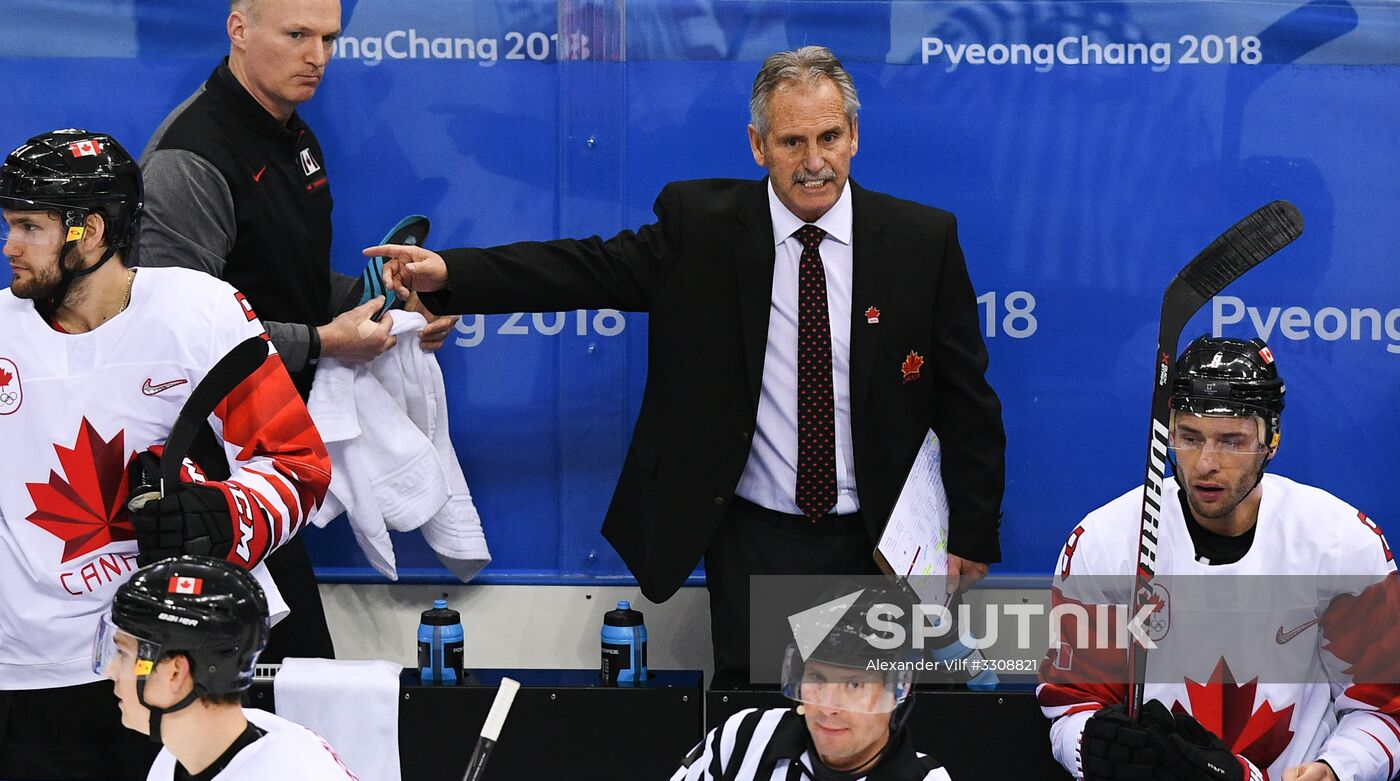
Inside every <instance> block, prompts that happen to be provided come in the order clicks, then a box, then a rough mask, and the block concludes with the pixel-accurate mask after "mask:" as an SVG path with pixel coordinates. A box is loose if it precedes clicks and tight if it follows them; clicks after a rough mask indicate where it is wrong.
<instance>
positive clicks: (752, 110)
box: [749, 46, 860, 136]
mask: <svg viewBox="0 0 1400 781" xmlns="http://www.w3.org/2000/svg"><path fill="white" fill-rule="evenodd" d="M821 78H828V79H831V82H832V83H833V84H835V85H836V88H837V89H839V90H841V102H842V103H844V104H845V108H846V120H847V121H848V122H852V123H854V122H855V119H856V115H857V114H859V113H860V98H858V97H856V85H855V82H853V81H851V74H849V73H847V72H846V67H845V66H844V65H842V64H841V61H840V60H838V59H836V55H834V54H832V53H831V50H830V49H828V48H826V47H825V46H803V47H802V48H801V49H797V50H795V51H790V52H778V53H777V54H774V55H771V56H769V58H768V59H766V60H764V61H763V67H761V68H759V69H758V76H757V77H755V78H754V80H753V96H752V97H751V98H749V121H750V122H752V123H753V126H754V129H756V130H757V131H758V134H759V136H764V135H767V134H768V100H769V99H770V98H772V97H773V93H774V92H776V91H777V90H778V87H780V86H782V85H783V83H785V82H795V83H797V84H807V85H815V84H816V82H817V80H818V79H821Z"/></svg>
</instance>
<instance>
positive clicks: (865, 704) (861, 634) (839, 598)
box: [781, 582, 918, 732]
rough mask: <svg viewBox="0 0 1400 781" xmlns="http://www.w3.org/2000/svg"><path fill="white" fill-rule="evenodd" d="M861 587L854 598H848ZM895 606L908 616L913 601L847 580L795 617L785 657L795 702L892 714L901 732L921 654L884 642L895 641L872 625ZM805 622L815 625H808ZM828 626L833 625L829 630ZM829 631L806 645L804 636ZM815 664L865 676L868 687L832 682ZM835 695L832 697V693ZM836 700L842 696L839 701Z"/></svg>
mask: <svg viewBox="0 0 1400 781" xmlns="http://www.w3.org/2000/svg"><path fill="white" fill-rule="evenodd" d="M857 590H859V594H858V595H856V596H855V597H854V598H851V599H847V598H845V596H843V594H844V595H846V596H849V595H851V594H854V593H855V592H856V591H857ZM885 605H893V606H895V607H898V608H901V609H902V610H903V613H902V614H903V615H904V616H909V615H911V613H912V610H913V603H912V600H911V599H910V598H909V597H908V596H907V595H905V594H904V592H902V591H898V590H896V589H893V588H888V589H887V588H883V587H873V588H865V589H861V587H860V586H859V585H856V584H853V583H850V582H847V583H844V584H840V585H838V586H836V587H835V588H833V589H831V590H829V591H828V592H827V595H826V597H824V598H823V599H822V600H821V602H820V603H819V604H818V605H817V607H815V608H813V609H811V610H806V611H803V612H802V613H800V614H798V615H797V616H794V617H793V618H792V621H793V622H794V625H793V636H794V640H793V642H791V643H789V644H788V647H787V649H786V652H785V654H784V658H783V669H782V679H781V680H782V691H783V695H784V696H785V697H787V698H788V699H790V700H794V701H796V702H800V703H803V704H804V705H829V706H832V707H838V708H840V709H841V710H847V711H852V712H858V713H889V714H890V727H891V732H894V731H898V729H899V727H900V726H901V725H902V723H903V721H904V719H905V717H906V716H907V715H908V711H909V709H910V708H912V707H913V698H914V678H915V674H916V672H917V661H918V655H917V653H916V652H915V651H914V650H913V649H912V648H911V647H910V646H909V644H908V643H907V642H906V643H901V644H899V645H896V646H894V647H888V648H886V647H882V646H886V645H890V643H888V642H885V641H889V640H893V639H894V638H893V637H890V636H886V635H885V634H883V633H881V632H880V631H878V630H876V629H874V628H872V627H871V625H870V620H869V618H868V614H869V613H870V612H871V611H872V610H875V611H879V610H881V609H882V607H883V606H885ZM804 624H810V628H809V627H804V626H803V625H804ZM827 627H829V629H827ZM811 629H815V633H816V634H820V633H821V632H822V631H823V630H825V631H826V634H825V636H824V637H822V638H821V640H820V642H818V643H817V644H816V646H815V647H809V648H803V647H802V645H801V642H800V640H801V639H806V640H807V641H808V642H810V641H811V637H812V635H813V634H814V632H813V631H810V630H811ZM813 662H816V663H820V664H822V665H828V666H830V667H837V668H845V669H847V670H852V671H858V672H860V673H863V674H864V673H874V674H873V675H864V676H863V680H864V682H865V683H868V684H871V685H870V686H869V687H868V688H867V687H865V686H859V685H855V682H854V681H852V680H843V682H839V683H838V682H837V681H834V680H832V681H828V680H826V678H825V674H824V673H822V672H821V670H820V668H812V667H811V664H812V663H813ZM828 695H831V696H832V697H835V699H834V700H831V701H827V696H828ZM836 700H840V701H839V702H838V701H836Z"/></svg>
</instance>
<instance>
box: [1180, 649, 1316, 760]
mask: <svg viewBox="0 0 1400 781" xmlns="http://www.w3.org/2000/svg"><path fill="white" fill-rule="evenodd" d="M1258 682H1259V679H1258V678H1254V679H1252V680H1250V681H1248V682H1247V683H1245V684H1244V685H1242V686H1241V685H1237V684H1236V683H1235V677H1234V675H1232V674H1231V673H1230V666H1229V665H1227V664H1226V663H1225V660H1224V659H1223V658H1222V659H1221V660H1220V662H1219V663H1218V664H1216V665H1215V671H1214V672H1212V673H1211V674H1210V680H1209V681H1208V682H1206V683H1204V684H1201V683H1196V682H1195V681H1193V680H1191V679H1190V678H1187V679H1186V696H1187V699H1189V700H1190V701H1191V706H1190V708H1187V707H1186V706H1184V705H1182V704H1181V703H1179V702H1177V703H1173V704H1172V710H1173V711H1175V712H1177V713H1190V714H1191V716H1193V717H1194V718H1195V719H1196V721H1198V722H1200V723H1201V726H1202V727H1205V728H1206V729H1208V730H1210V731H1211V732H1213V733H1215V734H1216V735H1217V736H1219V737H1220V739H1221V740H1222V741H1224V742H1225V746H1226V748H1228V749H1230V751H1232V752H1234V753H1236V754H1240V755H1242V756H1244V758H1245V759H1248V760H1249V761H1250V762H1253V763H1254V764H1255V765H1257V766H1259V767H1261V768H1266V767H1268V766H1270V765H1272V764H1273V763H1274V760H1276V759H1278V758H1279V755H1280V754H1282V753H1283V750H1284V749H1285V748H1287V747H1288V744H1289V742H1290V741H1292V740H1293V730H1291V729H1289V727H1288V724H1289V722H1291V721H1292V720H1293V706H1292V705H1289V706H1288V707H1287V708H1284V709H1283V710H1280V711H1276V710H1274V708H1273V706H1272V705H1270V704H1269V701H1268V700H1265V701H1264V702H1263V704H1262V705H1260V706H1259V709H1258V710H1255V709H1254V694H1255V690H1256V689H1257V684H1258Z"/></svg>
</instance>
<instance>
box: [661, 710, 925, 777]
mask: <svg viewBox="0 0 1400 781" xmlns="http://www.w3.org/2000/svg"><path fill="white" fill-rule="evenodd" d="M811 744H812V739H811V736H810V735H809V734H808V732H807V723H806V721H805V720H804V719H803V717H802V716H799V715H798V714H797V713H796V711H794V710H793V709H792V708H770V709H768V710H759V709H757V708H747V709H745V710H741V711H739V712H738V713H735V714H734V715H733V716H730V717H729V718H727V719H725V720H724V724H721V725H720V726H719V727H717V728H715V729H712V730H710V733H709V734H708V735H706V736H705V739H704V740H702V741H701V742H700V743H699V744H698V745H697V746H696V747H695V749H694V750H693V751H691V752H690V754H689V755H688V756H686V758H685V761H684V762H682V764H681V766H680V767H679V768H677V769H676V772H675V773H673V774H672V775H671V779H670V781H719V779H721V778H733V779H735V780H736V781H792V780H793V779H797V781H811V779H813V778H815V775H814V773H813V771H812V766H813V762H814V761H815V759H814V757H813V752H812V747H811ZM871 779H880V781H951V779H950V778H949V776H948V771H946V770H944V769H943V768H941V767H939V766H938V763H937V762H935V761H933V759H932V758H930V757H928V756H926V755H924V754H921V753H919V752H917V751H915V750H914V749H913V748H911V747H910V746H909V743H908V732H907V730H906V731H904V732H902V733H901V735H900V736H899V738H898V742H897V743H896V745H895V747H894V750H893V751H891V752H890V753H889V755H887V756H886V757H885V758H884V759H882V760H881V761H880V764H879V765H878V766H876V768H875V769H874V770H873V771H871V774H870V775H867V776H861V777H860V778H857V779H852V781H871Z"/></svg>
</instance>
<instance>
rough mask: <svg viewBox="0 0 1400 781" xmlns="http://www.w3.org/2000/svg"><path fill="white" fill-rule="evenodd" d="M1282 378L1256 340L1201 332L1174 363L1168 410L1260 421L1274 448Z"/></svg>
mask: <svg viewBox="0 0 1400 781" xmlns="http://www.w3.org/2000/svg"><path fill="white" fill-rule="evenodd" d="M1283 395H1284V384H1283V378H1282V377H1280V376H1279V373H1278V367H1277V366H1276V365H1275V364H1274V356H1273V353H1272V352H1270V351H1269V346H1268V345H1266V344H1264V342H1263V340H1261V339H1250V340H1249V341H1245V340H1243V339H1230V338H1226V337H1213V336H1200V337H1198V338H1197V339H1196V340H1195V341H1193V342H1191V344H1189V345H1188V346H1187V347H1186V349H1185V350H1184V351H1183V352H1182V353H1181V357H1180V358H1178V359H1177V362H1176V382H1175V384H1174V385H1173V386H1172V395H1171V402H1170V403H1171V409H1172V411H1173V412H1190V413H1194V414H1197V415H1213V416H1230V417H1246V416H1258V417H1259V418H1261V419H1262V420H1263V421H1264V432H1263V434H1264V444H1265V446H1266V447H1267V448H1269V449H1273V448H1275V447H1277V446H1278V440H1279V423H1280V420H1281V418H1282V416H1283Z"/></svg>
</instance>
